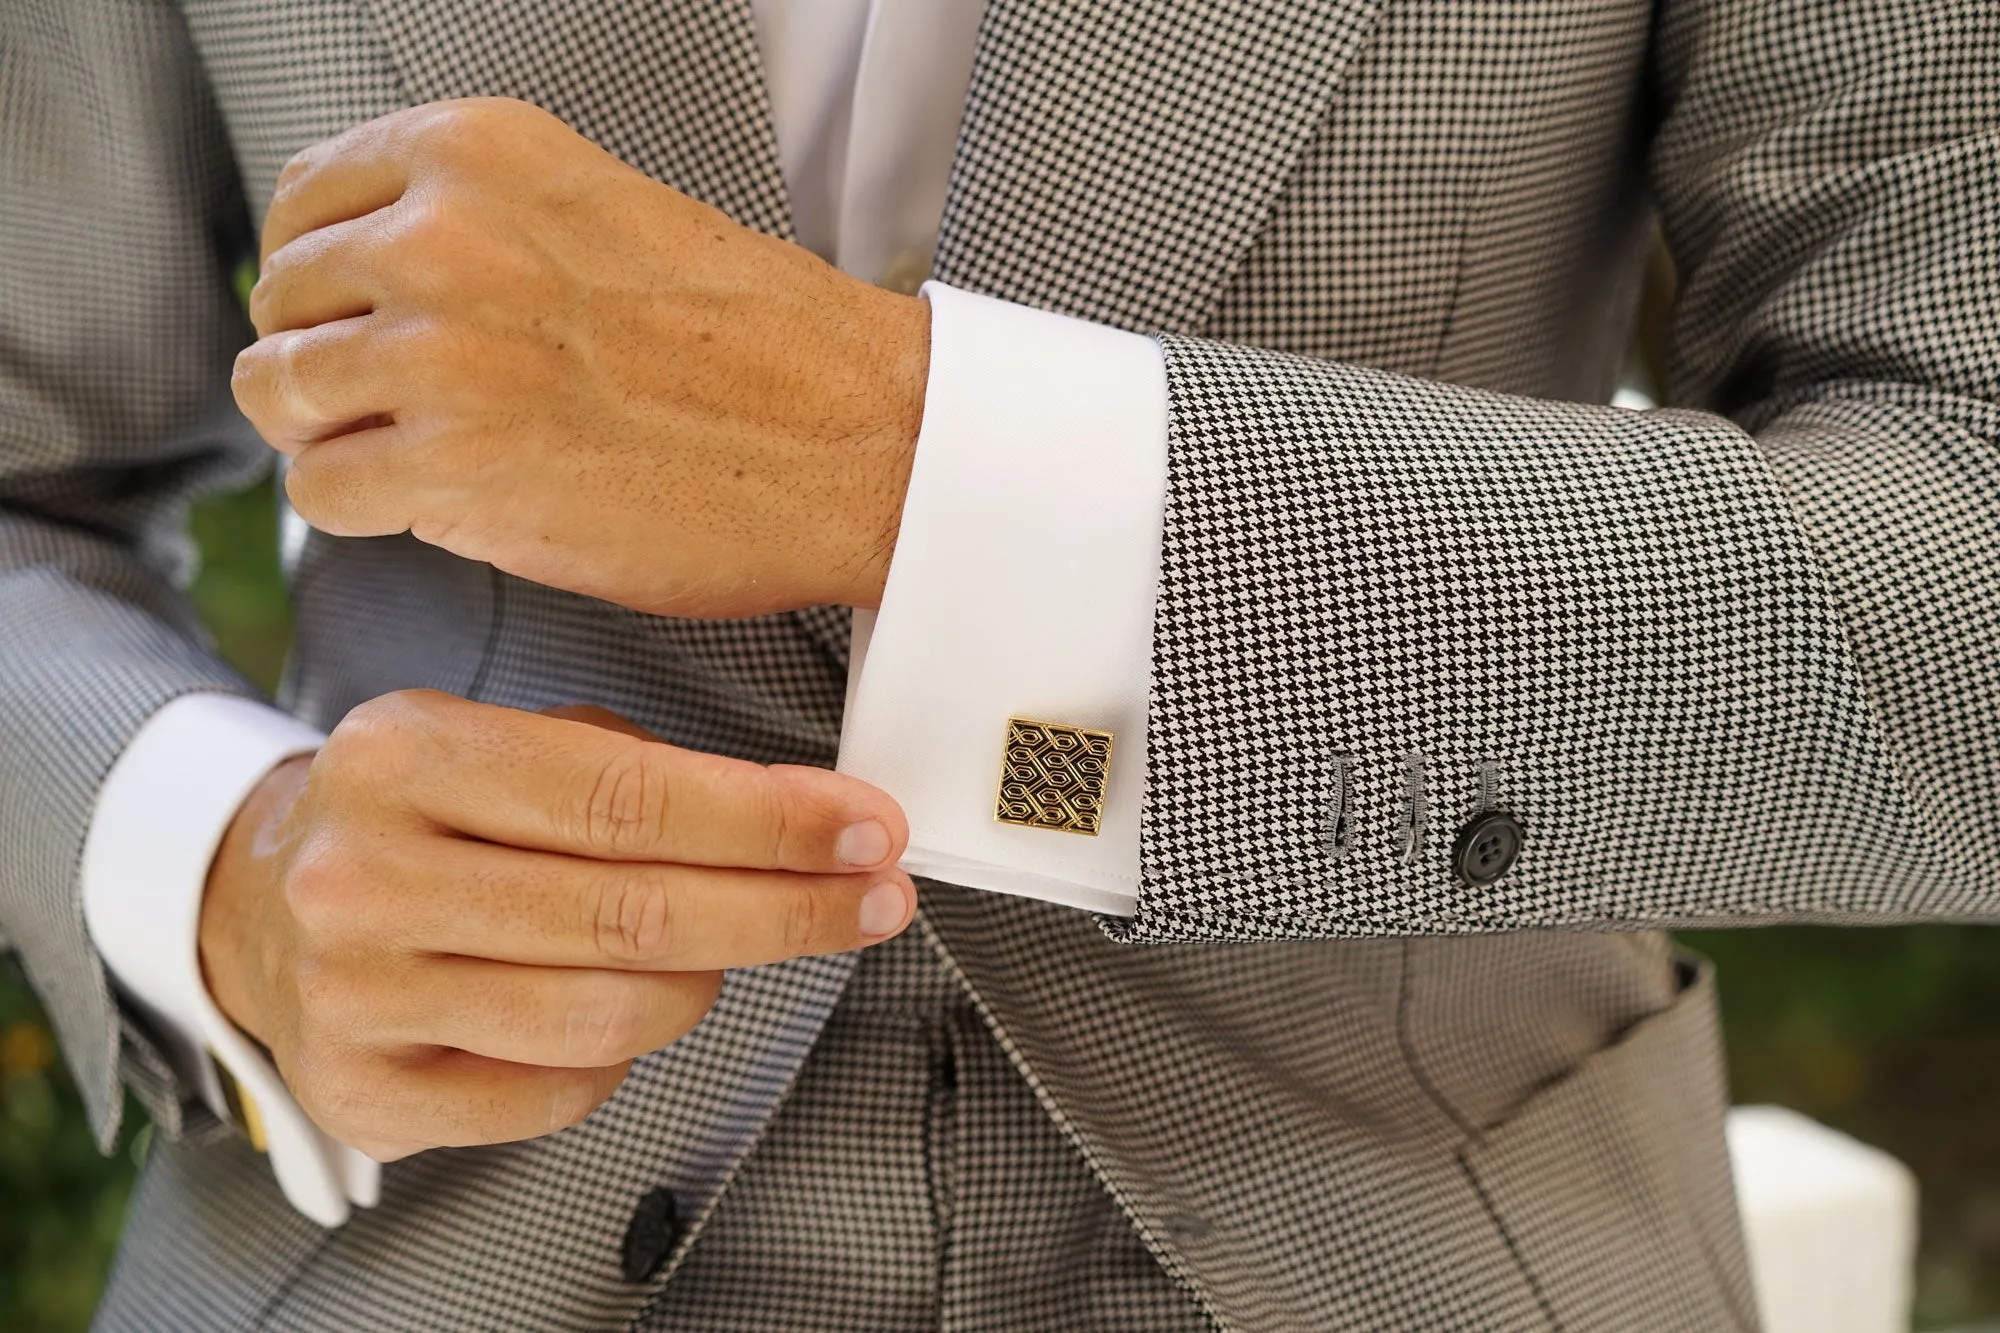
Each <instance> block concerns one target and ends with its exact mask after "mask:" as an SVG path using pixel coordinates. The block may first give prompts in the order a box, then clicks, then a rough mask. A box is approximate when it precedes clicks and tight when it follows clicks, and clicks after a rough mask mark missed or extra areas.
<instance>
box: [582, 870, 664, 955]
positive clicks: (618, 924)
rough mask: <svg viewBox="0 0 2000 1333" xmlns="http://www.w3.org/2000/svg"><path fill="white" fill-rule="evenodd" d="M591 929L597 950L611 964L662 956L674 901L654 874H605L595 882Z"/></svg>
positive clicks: (660, 879) (661, 880)
mask: <svg viewBox="0 0 2000 1333" xmlns="http://www.w3.org/2000/svg"><path fill="white" fill-rule="evenodd" d="M596 887H597V892H596V894H595V902H594V904H593V911H592V921H591V928H592V931H593V933H594V935H595V937H596V940H597V950H598V952H599V953H600V954H602V955H603V956H604V957H605V958H606V959H608V960H609V961H611V962H614V963H626V964H629V963H644V962H649V961H652V960H654V959H657V958H659V957H661V956H662V955H663V954H664V953H665V952H666V947H667V941H668V940H669V939H670V938H671V937H672V933H673V904H672V899H671V896H670V894H669V892H668V888H667V885H666V883H665V882H664V880H663V879H662V878H661V877H660V876H659V875H656V874H630V875H622V874H617V873H613V874H608V875H604V876H602V877H601V878H600V879H599V880H598V882H597V886H596Z"/></svg>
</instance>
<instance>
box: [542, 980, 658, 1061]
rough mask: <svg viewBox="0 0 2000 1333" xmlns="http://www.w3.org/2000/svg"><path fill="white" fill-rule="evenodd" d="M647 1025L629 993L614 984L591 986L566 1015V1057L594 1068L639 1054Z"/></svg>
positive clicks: (564, 1038)
mask: <svg viewBox="0 0 2000 1333" xmlns="http://www.w3.org/2000/svg"><path fill="white" fill-rule="evenodd" d="M643 1026H644V1024H643V1021H642V1016H641V1014H640V1013H639V1009H638V1006H637V1005H636V1004H635V1003H634V1001H633V997H632V995H631V994H630V993H629V991H627V990H625V989H624V988H622V987H619V986H615V985H610V984H604V985H598V986H593V987H590V988H588V990H587V992H586V993H585V994H584V995H582V996H580V997H578V998H577V999H576V1000H575V1001H574V1002H573V1003H572V1004H571V1005H570V1006H569V1008H568V1010H567V1011H566V1012H565V1014H564V1015H563V1042H562V1048H563V1054H564V1056H565V1057H566V1058H567V1059H568V1060H569V1061H571V1062H573V1063H576V1064H579V1065H586V1066H591V1067H596V1066H599V1065H607V1064H611V1063H614V1062H615V1061H618V1060H623V1059H625V1058H627V1057H629V1056H632V1055H635V1054H637V1053H638V1050H639V1047H640V1040H639V1037H640V1030H641V1028H642V1027H643Z"/></svg>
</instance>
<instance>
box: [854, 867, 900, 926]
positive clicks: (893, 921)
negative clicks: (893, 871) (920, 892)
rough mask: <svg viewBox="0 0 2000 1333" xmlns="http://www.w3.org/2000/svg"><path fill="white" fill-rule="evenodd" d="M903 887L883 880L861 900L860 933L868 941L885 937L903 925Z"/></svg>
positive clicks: (891, 881)
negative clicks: (868, 939)
mask: <svg viewBox="0 0 2000 1333" xmlns="http://www.w3.org/2000/svg"><path fill="white" fill-rule="evenodd" d="M903 908H904V900H903V886H902V885H900V884H897V883H896V882H894V881H893V880H884V881H883V882H882V883H880V884H877V885H876V886H875V887H874V888H872V889H870V890H868V896H867V897H865V898H863V899H862V900H861V933H862V934H863V935H865V936H867V937H868V938H870V939H873V938H875V937H876V936H877V935H887V934H890V933H891V932H893V931H894V930H895V929H896V927H898V926H900V925H902V924H903Z"/></svg>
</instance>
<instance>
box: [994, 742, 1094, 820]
mask: <svg viewBox="0 0 2000 1333" xmlns="http://www.w3.org/2000/svg"><path fill="white" fill-rule="evenodd" d="M1110 778H1111V733H1110V732H1108V731H1089V730H1086V729H1085V728H1083V727H1066V726H1064V725H1063V724H1062V723H1060V722H1037V721H1034V720H1032V719H1030V718H1025V717H1010V718H1008V719H1007V747H1006V749H1005V751H1003V752H1002V755H1001V759H1000V795H999V798H998V800H997V801H996V802H995V803H994V807H993V817H994V818H995V819H997V820H999V821H1000V822H1001V823H1002V824H1019V825H1020V826H1022V827H1023V828H1040V829H1054V830H1055V831H1056V832H1058V833H1083V834H1087V835H1089V836H1090V837H1093V838H1094V837H1096V836H1097V831H1098V829H1099V828H1101V827H1102V826H1103V823H1104V787H1105V784H1106V783H1107V782H1109V781H1110Z"/></svg>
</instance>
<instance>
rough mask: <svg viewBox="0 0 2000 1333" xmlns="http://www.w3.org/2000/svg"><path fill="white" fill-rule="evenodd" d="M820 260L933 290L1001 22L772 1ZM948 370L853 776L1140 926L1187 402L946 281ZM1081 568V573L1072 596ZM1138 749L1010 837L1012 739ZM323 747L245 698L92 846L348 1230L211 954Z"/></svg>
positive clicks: (160, 992) (1126, 353) (170, 986)
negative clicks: (1144, 814)
mask: <svg viewBox="0 0 2000 1333" xmlns="http://www.w3.org/2000/svg"><path fill="white" fill-rule="evenodd" d="M752 8H753V9H754V11H755V15H756V22H757V33H758V40H759V46H760V49H761V51H762V54H763V59H764V65H765V74H766V82H767V85H768V87H769V90H770V96H771V109H772V117H773V120H774V123H775V130H776V134H777V141H778V150H779V157H780V162H781V165H782V168H783V171H784V176H785V183H786V186H787V189H788V191H789V193H790V196H791V203H792V215H793V219H794V224H795V227H796V230H797V235H798V238H799V241H800V242H801V243H802V244H804V245H805V246H807V247H808V248H810V249H812V250H814V251H815V252H817V253H818V254H820V255H821V256H823V257H824V258H826V259H827V260H829V261H830V262H832V263H834V264H836V265H838V266H839V267H840V268H841V269H843V270H845V271H846V272H849V273H852V274H854V275H856V276H857V277H861V278H864V279H867V280H869V281H872V282H881V283H883V284H884V285H885V286H890V287H895V288H898V289H900V290H906V291H907V290H911V289H913V288H915V287H916V285H917V283H918V282H919V281H921V279H922V278H923V276H924V275H925V274H926V273H927V272H928V269H929V265H930V256H931V254H932V252H933V251H934V249H935V247H936V242H937V232H938V224H939V219H940V217H941V215H942V213H943V209H944V201H945V191H946V186H947V181H948V177H949V172H950V166H951V158H952V151H953V147H954V145H955V143H956V139H957V125H958V119H959V109H960V107H961V106H962V105H963V103H964V100H965V95H966V89H967V86H968V84H969V82H970V79H971V71H972V58H973V44H974V39H975V36H976V32H977V28H978V23H979V18H980V14H981V11H982V9H983V0H752ZM923 294H924V296H925V297H926V299H928V301H929V302H930V307H931V361H930V376H929V382H928V385H927V390H926V393H927V397H926V401H925V406H924V419H923V426H922V430H921V433H920V435H919V438H918V443H917V450H916V456H915V464H914V469H913V472H912V475H911V480H910V490H909V495H908V498H907V500H906V501H905V505H904V512H903V525H902V531H901V536H900V538H899V541H898V545H897V548H896V552H895V555H894V558H893V560H892V562H891V566H890V570H889V579H888V586H887V590H886V591H885V594H884V597H883V602H882V607H881V609H880V612H879V613H874V612H866V611H859V612H857V613H856V615H855V630H854V651H853V659H852V666H851V669H850V674H849V680H848V707H847V715H846V719H845V722H844V725H843V729H842V737H841V750H840V765H839V766H840V768H841V770H842V771H843V772H847V773H852V774H854V775H856V776H858V777H861V778H863V779H866V780H867V781H870V782H872V783H874V784H876V785H877V786H879V787H881V788H883V789H884V790H886V791H887V792H889V794H890V795H892V796H894V797H895V798H896V799H897V800H898V801H899V802H900V803H901V804H902V806H903V808H904V810H905V811H906V813H907V814H908V816H909V820H910V828H911V842H910V848H909V852H908V854H907V855H906V857H905V858H904V861H903V865H904V866H905V867H906V868H907V869H908V870H910V871H911V872H913V873H916V874H924V875H932V876H935V877H937V878H940V879H947V880H951V881H953V882H956V883H960V884H967V885H972V886H975V887H979V888H986V889H994V890H999V891H1003V892H1009V893H1019V894H1026V895H1029V896H1033V897H1038V898H1045V899H1048V900H1051V901H1054V902H1060V903H1066V904H1070V905H1073V906H1078V907H1089V908H1094V909H1097V910H1101V911H1107V912H1113V913H1127V912H1129V911H1130V910H1131V908H1132V905H1133V903H1134V901H1135V896H1136V892H1137V886H1138V869H1139V805H1140V799H1141V797H1142V795H1143V793H1144V788H1145V767H1146V737H1145V726H1146V701H1147V691H1148V687H1149V683H1150V678H1151V640H1152V615H1153V600H1154V593H1155V587H1156V584H1157V581H1158V576H1159V548H1160V528H1161V522H1162V514H1163V507H1164V500H1165V491H1166V378H1165V370H1164V367H1163V364H1162V361H1161V357H1160V353H1159V349H1158V346H1157V345H1156V344H1155V343H1154V342H1153V341H1152V340H1151V339H1149V338H1145V337H1141V336H1138V335H1135V334H1129V333H1124V332H1120V331H1117V330H1114V329H1110V328H1107V327H1104V326H1100V325H1093V324H1087V323H1083V322H1080V321H1076V320H1071V319H1065V318H1062V317H1060V316H1056V315H1051V314H1047V313H1044V312H1041V311H1036V310H1032V309H1029V308H1027V307H1025V306H1018V305H1013V304H1010V303H1007V302H1003V301H996V300H992V299H990V298H986V297H981V296H976V295H972V294H970V293H966V292H961V291H957V290H955V289H953V288H950V287H946V286H943V285H942V284H938V283H928V284H925V286H924V287H923ZM1052 551H1060V552H1061V555H1062V570H1063V575H1062V577H1061V578H1059V579H1051V578H1049V577H1048V576H1047V572H1046V567H1045V562H1046V560H1047V558H1048V555H1049V553H1050V552H1052ZM1015 716H1021V717H1031V718H1036V719H1040V720H1044V721H1053V722H1062V723H1067V724H1070V725H1074V726H1080V727H1088V728H1093V729H1097V730H1107V731H1111V732H1112V733H1114V735H1115V737H1116V740H1115V745H1114V753H1113V761H1112V768H1111V774H1110V779H1109V783H1108V786H1107V790H1106V796H1105V808H1104V814H1103V821H1102V828H1101V831H1100V833H1099V834H1098V835H1097V836H1096V837H1079V836H1075V835H1072V834H1067V833H1060V832H1050V831H1046V830H1041V829H1029V828H1021V827H1015V826H1010V825H1003V824H1000V823H998V822H996V821H995V819H994V805H995V793H996V789H997V786H998V777H999V768H1000V758H1001V750H1002V744H1003V741H1004V738H1005V734H1006V724H1007V719H1008V718H1010V717H1015ZM319 739H320V737H319V734H318V733H317V732H314V731H312V730H311V729H310V728H307V727H304V726H302V725H301V724H300V723H298V722H296V721H295V720H293V719H292V718H290V717H288V716H287V715H285V714H284V713H282V712H280V711H278V710H276V709H273V708H269V707H266V706H265V705H262V704H257V703H252V702H249V701H246V700H242V699H238V698H234V697H231V696H224V695H216V694H197V695H190V696H187V697H184V698H181V699H178V700H176V701H174V702H173V703H170V704H168V705H167V706H166V707H165V708H163V709H161V710H160V711H159V712H158V713H156V714H155V715H154V716H153V717H152V718H151V719H150V720H149V721H148V722H147V723H146V724H145V726H143V727H142V728H141V729H140V730H139V732H138V733H137V735H135V737H134V738H133V740H132V741H131V743H130V744H129V745H128V746H127V748H126V750H125V752H124V754H123V755H122V756H121V757H120V758H119V760H118V762H117V764H116V765H114V766H113V769H112V771H111V773H110V774H109V775H108V777H107V778H106V781H105V783H104V786H103V788H102V791H101V792H100V795H99V798H98V803H97V807H96V810H95V812H94V814H93V817H92V822H91V827H90V830H89V834H88V837H87V839H86V844H85V852H84V860H83V898H84V912H85V920H86V923H87V925H88V928H89V930H90V933H91V937H92V940H93V941H94V942H95V944H96V946H97V948H98V949H99V951H100V952H101V954H102V955H103V957H104V960H105V963H106V965H107V967H108V968H109V970H110V971H111V973H112V975H113V976H114V977H115V978H116V980H117V981H118V983H119V985H120V987H121V989H122V990H123V991H125V992H126V994H127V995H128V996H129V997H130V998H131V999H132V1000H133V1002H135V1003H136V1004H137V1005H138V1006H139V1007H140V1008H141V1009H142V1010H144V1011H145V1012H146V1013H147V1014H148V1015H149V1016H150V1018H151V1019H152V1020H153V1022H154V1024H155V1025H156V1026H157V1028H158V1030H159V1031H160V1033H161V1035H162V1037H163V1039H164V1040H165V1041H166V1043H167V1044H168V1046H169V1047H170V1048H171V1050H170V1054H171V1055H173V1056H175V1057H176V1058H177V1061H178V1063H179V1065H180V1068H181V1069H182V1071H183V1072H184V1074H185V1075H186V1077H188V1078H189V1079H190V1080H191V1081H192V1083H193V1086H195V1087H198V1088H200V1089H201V1090H202V1093H203V1095H204V1097H205V1098H206V1099H207V1100H208V1101H209V1103H210V1105H211V1106H214V1107H216V1108H217V1109H218V1111H219V1110H220V1109H221V1105H222V1093H221V1086H220V1083H219V1081H218V1080H217V1078H216V1076H215V1074H214V1072H213V1070H212V1069H211V1067H210V1066H209V1063H208V1060H207V1058H206V1057H207V1055H210V1054H212V1055H213V1056H214V1057H215V1058H216V1059H217V1060H219V1061H220V1062H221V1063H222V1064H223V1065H224V1066H226V1067H227V1068H228V1069H229V1071H230V1072H231V1073H232V1074H233V1075H234V1076H235V1077H236V1079H237V1081H238V1083H239V1084H240V1085H241V1087H242V1089H243V1091H244V1092H245V1093H246V1094H247V1095H248V1097H249V1098H250V1099H251V1101H252V1102H253V1103H254V1105H255V1107H256V1110H257V1112H258V1114H259V1117H260V1119H261V1121H262V1128H263V1132H264V1135H265V1137H266V1139H267V1140H268V1143H269V1150H270V1155H271V1157H272V1164H273V1168H274V1170H275V1171H276V1173H277V1176H278V1179H279V1183H280V1184H281V1185H282V1186H283V1187H284V1190H285V1193H286V1196H287V1197H288V1198H289V1199H291V1201H292V1202H293V1204H294V1205H295V1206H297V1207H298V1208H299V1209H300V1210H301V1211H302V1212H304V1213H306V1214H307V1215H308V1216H311V1217H312V1218H314V1219H315V1220H317V1221H319V1222H320V1223H322V1224H323V1225H329V1226H331V1225H337V1224H338V1223H340V1222H341V1221H343V1220H345V1218H346V1216H347V1212H348V1207H349V1204H350V1203H359V1204H364V1205H366V1204H371V1203H373V1202H374V1198H375V1191H376V1175H377V1173H376V1168H375V1164H374V1163H373V1162H372V1161H369V1160H368V1159H366V1158H363V1157H362V1156H361V1155H360V1154H358V1153H356V1152H354V1151H353V1150H351V1149H347V1148H345V1147H343V1146H341V1145H339V1144H337V1143H335V1142H333V1141H332V1140H331V1139H328V1138H327V1137H326V1136H325V1135H323V1134H321V1133H320V1132H319V1131H318V1130H317V1129H316V1128H315V1127H314V1126H313V1125H312V1124H311V1122H310V1121H309V1120H307V1119H306V1118H305V1116H304V1115H303V1113H302V1112H301V1111H300V1110H299V1108H298V1106H297V1104H296V1103H294V1102H293V1101H292V1100H291V1098H290V1097H289V1095H288V1094H287V1093H286V1092H285V1089H284V1086H283V1083H282V1082H281V1081H280V1080H279V1078H278V1076H277V1073H276V1071H275V1070H273V1069H272V1068H271V1067H270V1065H269V1064H268V1062H266V1061H265V1060H264V1059H263V1057H262V1056H261V1055H260V1054H259V1053H258V1052H257V1051H256V1049H255V1048H254V1046H253V1045H252V1044H251V1043H249V1042H248V1041H246V1040H244V1038H243V1037H242V1035H241V1034H240V1033H238V1032H237V1031H236V1030H235V1029H234V1028H233V1027H232V1026H231V1025H230V1024H229V1023H228V1021H227V1020H226V1019H224V1018H223V1017H222V1015H221V1014H220V1012H219V1011H218V1010H217V1009H216V1007H215V1005H214V1003H213V1001H212V999H211V998H210V997H209V995H208V992H207V989H206V987H205V986H204V984H203V982H202V978H201V970H200V964H199V960H198V956H197V952H196V927H197V924H198V922H199V917H200V903H201V894H202V888H203V884H204V881H205V879H206V875H207V869H208V865H209V862H210V861H211V859H212V858H213V856H214V852H215V849H216V847H217V845H218V844H219V843H220V841H221V838H222V834H223V832H224V831H225V830H226V829H227V827H228V824H229V822H230V820H231V819H232V818H233V817H234V815H235V812H236V810H237V808H238V807H239V806H240V805H241V804H242V802H243V800H244V798H245V797H246V796H247V795H248V794H249V792H250V791H251V789H252V788H254V787H255V786H256V784H257V783H258V781H259V780H261V778H262V777H263V775H264V774H266V773H268V772H269V771H270V770H271V769H272V768H273V767H275V766H276V765H277V764H278V763H279V762H280V761H282V760H284V759H286V758H288V757H290V756H292V755H295V754H299V753H302V752H305V751H308V750H311V749H312V748H313V747H314V746H315V745H316V744H317V742H318V741H319Z"/></svg>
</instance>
